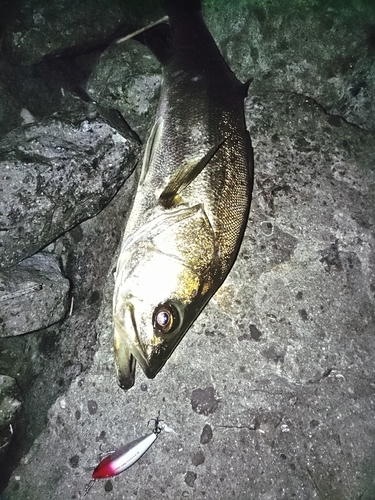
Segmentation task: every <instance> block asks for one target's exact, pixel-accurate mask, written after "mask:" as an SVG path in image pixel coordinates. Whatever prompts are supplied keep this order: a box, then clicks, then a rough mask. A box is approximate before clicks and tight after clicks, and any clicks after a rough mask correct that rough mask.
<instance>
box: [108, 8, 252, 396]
mask: <svg viewBox="0 0 375 500" xmlns="http://www.w3.org/2000/svg"><path fill="white" fill-rule="evenodd" d="M166 13H167V15H168V22H164V23H162V24H161V25H160V26H159V29H158V30H157V32H156V33H155V29H154V31H153V33H150V34H149V35H148V31H147V30H145V32H144V33H143V36H144V38H143V43H145V44H146V45H147V46H148V47H149V49H150V50H151V52H153V53H154V55H155V56H156V57H157V58H158V59H159V61H160V62H161V63H162V66H163V82H162V87H161V95H160V99H159V105H158V109H157V113H156V118H155V122H154V123H153V126H152V128H151V131H150V134H149V136H148V139H147V142H146V144H145V147H144V152H143V159H142V162H140V164H139V167H138V175H139V180H138V187H137V190H136V194H135V197H134V202H133V206H132V208H131V210H130V214H129V217H128V221H127V223H126V227H125V232H124V235H123V239H122V243H121V247H120V252H119V257H118V261H117V267H116V277H115V287H114V296H113V321H114V357H115V365H116V372H117V378H118V383H119V385H120V387H121V388H123V389H124V390H128V389H130V388H131V387H132V386H133V385H134V382H135V368H136V364H137V363H138V364H139V365H140V366H141V368H142V370H143V372H144V374H145V375H146V377H147V378H154V377H155V376H156V375H157V373H158V372H159V371H160V370H161V369H162V367H163V366H164V365H165V363H166V361H167V360H168V358H169V357H170V356H171V354H172V353H173V351H174V350H175V349H176V347H177V345H178V344H179V343H180V341H181V340H182V338H183V337H184V335H185V334H186V332H187V331H188V330H189V328H190V327H191V326H192V324H193V323H194V321H195V320H196V319H197V317H198V316H199V315H200V313H201V312H202V310H203V309H204V307H205V306H206V305H207V303H208V302H209V300H210V298H211V297H212V296H213V295H214V293H215V292H216V291H217V289H218V288H219V287H220V286H221V284H222V283H223V282H224V280H225V278H226V276H227V275H228V273H229V271H230V269H231V267H232V266H233V264H234V262H235V260H236V257H237V254H238V251H239V248H240V244H241V241H242V239H243V235H244V231H245V228H246V224H247V220H248V216H249V210H250V203H251V194H252V188H253V177H254V158H253V149H252V145H251V139H250V134H249V132H248V130H247V128H246V123H245V114H244V99H245V98H246V96H247V93H248V87H249V82H246V83H241V82H240V81H239V80H238V79H237V78H236V76H235V74H234V73H233V72H232V70H231V69H230V68H229V66H228V64H227V63H226V61H225V59H224V57H223V56H222V54H221V53H220V51H219V49H218V47H217V45H216V43H215V41H214V39H213V37H212V35H211V33H210V32H209V30H208V28H207V26H206V24H205V22H204V20H203V17H202V13H201V2H200V1H198V0H174V1H169V2H168V1H167V8H166ZM155 40H156V42H155Z"/></svg>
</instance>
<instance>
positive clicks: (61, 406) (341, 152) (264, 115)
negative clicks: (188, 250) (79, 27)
mask: <svg viewBox="0 0 375 500" xmlns="http://www.w3.org/2000/svg"><path fill="white" fill-rule="evenodd" d="M234 5H235V8H234V7H233V5H232V4H230V3H228V2H219V1H217V2H211V1H209V0H208V1H207V2H206V3H205V9H204V13H205V17H206V20H207V23H208V25H209V27H210V29H211V30H212V32H213V34H214V36H215V37H216V39H217V41H218V43H219V45H220V47H221V50H222V51H223V53H224V55H225V56H226V57H227V59H228V60H229V62H230V64H231V66H232V68H233V69H234V70H235V72H236V74H237V75H238V76H239V77H240V78H241V79H242V80H245V79H246V78H248V77H253V78H254V81H253V83H252V86H251V87H250V97H249V98H248V99H247V100H246V118H247V122H248V126H249V128H250V131H251V136H252V140H253V146H254V151H255V159H256V179H255V187H254V193H253V203H252V209H251V214H250V218H249V222H248V227H247V231H246V234H245V238H244V242H243V245H242V247H241V251H240V254H239V256H238V259H237V261H236V264H235V266H234V268H233V270H232V271H231V273H230V275H229V277H228V279H227V280H226V282H225V283H224V285H223V286H222V287H221V288H220V290H219V291H218V292H217V294H216V295H215V296H214V298H213V299H212V300H211V302H210V303H209V305H208V306H207V308H206V309H205V310H204V312H203V313H202V314H201V316H200V317H199V319H198V320H197V321H196V323H195V324H194V325H193V327H192V328H191V330H190V331H189V332H188V334H187V336H186V337H185V339H184V340H183V341H182V342H181V344H180V345H179V347H178V349H177V350H176V351H175V353H174V354H173V355H172V357H171V358H170V359H169V361H168V362H167V364H166V365H165V367H164V368H163V370H162V371H161V372H160V373H159V374H158V375H157V377H156V378H155V379H154V380H148V379H146V378H145V377H144V375H143V373H142V372H141V370H138V371H137V374H136V383H135V386H134V388H132V389H131V390H130V391H129V392H124V391H122V390H121V389H120V388H118V387H117V385H116V376H115V371H114V362H113V352H112V336H113V329H112V318H111V315H112V312H111V311H112V304H111V301H112V294H113V286H114V280H113V274H112V270H113V267H114V265H115V262H116V247H117V245H118V243H119V241H120V237H121V232H122V230H123V228H124V224H125V221H126V213H127V211H128V207H129V204H130V199H131V194H132V192H133V190H134V185H131V182H132V181H133V180H134V179H133V177H131V178H130V179H129V181H130V182H129V183H126V184H125V186H124V187H123V188H122V189H120V190H119V192H118V194H117V195H116V196H115V197H114V198H113V199H112V201H111V202H110V203H109V205H108V206H106V207H105V208H103V210H102V211H101V212H100V213H99V214H98V215H97V216H95V217H93V218H92V219H90V220H87V221H85V222H82V223H80V224H78V225H77V226H76V227H75V228H74V229H72V230H70V231H68V232H66V233H65V234H64V235H62V236H61V237H59V238H58V239H57V240H56V241H54V242H53V243H52V244H51V245H50V247H49V248H48V249H49V250H50V251H51V252H53V253H56V255H58V256H59V257H60V259H61V262H62V265H63V271H64V274H65V275H66V276H67V277H68V278H69V279H70V280H71V283H72V285H73V289H72V295H73V297H74V307H73V314H72V316H69V317H68V318H67V320H66V321H64V323H63V324H62V325H59V326H58V325H53V326H51V327H49V328H47V329H46V330H45V331H40V332H36V333H33V334H32V335H26V336H21V337H17V338H8V339H1V340H0V372H1V373H7V374H9V375H10V376H12V377H15V378H17V382H18V383H19V385H20V387H21V389H22V394H23V398H24V401H23V402H24V410H23V415H25V418H27V419H28V421H29V422H30V424H29V425H28V426H22V425H19V426H18V428H17V429H16V432H15V436H14V439H13V442H12V444H11V446H10V449H12V450H13V452H14V453H15V455H16V452H15V446H13V443H15V442H16V440H17V439H18V441H17V443H18V449H19V450H22V453H20V454H19V455H18V466H17V467H16V468H15V470H14V471H13V474H12V475H11V478H10V482H9V485H8V487H7V488H6V489H5V491H4V492H3V498H4V500H25V498H27V499H28V500H34V499H35V500H40V499H43V500H44V499H50V498H53V500H70V499H79V498H83V497H84V492H85V485H86V484H87V483H88V482H89V480H90V478H91V471H92V470H93V468H94V467H95V466H96V465H97V464H98V461H99V460H100V458H99V456H100V454H101V453H105V452H107V451H109V450H113V449H115V448H117V447H118V446H120V445H122V444H125V443H127V442H130V441H132V440H133V439H135V438H137V437H140V436H142V435H144V434H146V433H147V432H149V429H148V428H147V421H148V420H149V419H150V418H152V417H155V416H156V415H157V413H158V411H159V410H161V418H163V419H164V420H165V421H166V423H167V424H168V425H169V426H170V427H172V428H173V429H174V430H175V432H176V433H177V435H176V434H173V433H167V432H163V433H162V434H161V435H160V436H159V438H158V440H157V441H156V442H155V444H154V446H153V447H152V448H151V449H150V450H149V452H148V453H147V454H145V455H144V457H142V459H141V460H140V461H139V462H137V464H135V465H134V466H133V467H132V468H131V469H129V470H128V471H126V472H125V473H123V474H122V475H120V476H118V477H115V478H112V479H108V480H106V481H99V482H96V483H95V484H94V485H93V487H92V489H91V491H90V493H89V495H90V498H92V499H93V500H95V499H98V500H99V499H100V500H102V499H103V497H105V498H108V499H119V498H127V499H134V500H135V499H138V500H139V499H142V500H146V499H157V498H165V499H173V500H174V499H176V498H192V499H193V498H194V499H206V500H208V499H223V500H224V499H225V500H226V499H228V498H238V499H244V498H246V499H251V500H259V499H261V500H275V499H280V500H282V499H285V500H286V499H288V500H289V499H291V498H298V499H302V500H310V499H319V500H342V499H361V500H372V499H373V498H375V483H374V477H375V468H374V463H375V460H374V458H375V457H374V438H373V436H374V428H375V424H374V419H373V415H374V409H375V408H374V406H375V386H374V375H375V373H374V366H373V361H372V359H373V353H374V349H375V317H374V316H375V314H374V310H375V309H374V303H375V278H374V276H375V257H374V255H375V253H374V248H375V232H374V217H375V208H374V207H375V203H374V202H375V200H374V197H375V195H374V193H375V189H374V188H375V140H374V122H373V116H374V115H373V106H374V102H375V99H374V85H375V82H374V76H373V57H374V56H373V54H374V52H373V51H374V44H373V40H374V31H373V28H371V26H374V25H375V8H374V7H372V6H370V4H368V3H367V4H366V3H365V2H364V3H362V4H360V3H358V2H354V1H353V2H350V1H348V2H337V3H335V2H332V3H331V4H330V7H327V6H326V4H323V2H322V3H319V4H317V3H312V2H292V3H290V6H289V7H288V8H284V6H283V10H282V11H281V10H278V8H277V5H275V3H272V2H264V3H263V2H262V1H261V0H258V1H254V2H252V3H250V2H245V1H240V0H237V1H236V2H235V3H234ZM288 5H289V4H288ZM302 14H303V15H302ZM371 30H372V31H371ZM111 57H112V56H111V52H110V50H109V51H108V52H106V53H105V54H104V55H103V59H102V60H101V62H100V63H99V64H103V66H102V67H103V68H104V67H106V64H107V63H106V58H109V59H110V58H111ZM114 57H115V56H114ZM116 57H117V56H116ZM104 63H105V64H104ZM113 81H115V80H113ZM361 82H366V85H365V86H364V85H362V84H361ZM360 84H361V85H360ZM98 88H99V87H98ZM111 88H115V85H114V87H111ZM100 92H102V91H100ZM102 95H103V94H101V96H102ZM103 99H104V95H103ZM120 99H121V94H120V92H119V93H118V95H115V96H114V98H113V99H112V105H113V107H114V108H116V107H117V103H119V102H120ZM152 105H153V103H150V109H151V106H152ZM122 106H123V108H122V109H121V111H122V113H123V114H124V116H125V118H126V104H125V101H123V104H122ZM129 106H130V104H129ZM130 107H131V106H130ZM131 109H132V110H134V109H137V101H135V102H134V103H133V107H132V108H131ZM132 112H133V111H132ZM134 116H135V114H134ZM134 127H135V125H134ZM137 127H139V130H142V125H137ZM143 130H144V129H143ZM99 310H100V314H99ZM98 314H99V316H98ZM2 353H5V354H4V355H3V356H2V355H1V354H2ZM28 359H31V360H32V363H30V364H27V360H28ZM12 457H13V455H12ZM16 458H17V456H16ZM9 462H10V460H8V463H9ZM13 464H17V460H15V459H13ZM4 470H5V469H4ZM10 473H11V470H10V469H7V470H6V474H7V475H10ZM0 479H1V478H0ZM4 486H5V485H4Z"/></svg>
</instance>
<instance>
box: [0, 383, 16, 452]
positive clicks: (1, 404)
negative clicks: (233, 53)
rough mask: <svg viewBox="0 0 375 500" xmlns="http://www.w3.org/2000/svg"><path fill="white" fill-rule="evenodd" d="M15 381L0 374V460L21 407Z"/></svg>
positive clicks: (8, 443) (10, 437) (11, 435)
mask: <svg viewBox="0 0 375 500" xmlns="http://www.w3.org/2000/svg"><path fill="white" fill-rule="evenodd" d="M18 397H19V389H18V387H17V383H16V381H15V380H14V379H13V378H11V377H8V376H7V375H0V460H2V459H3V457H4V456H5V454H6V450H7V448H8V447H9V445H10V442H11V440H12V437H13V427H12V424H13V423H14V421H15V419H16V417H17V413H18V412H19V410H20V408H21V403H20V401H19V400H18Z"/></svg>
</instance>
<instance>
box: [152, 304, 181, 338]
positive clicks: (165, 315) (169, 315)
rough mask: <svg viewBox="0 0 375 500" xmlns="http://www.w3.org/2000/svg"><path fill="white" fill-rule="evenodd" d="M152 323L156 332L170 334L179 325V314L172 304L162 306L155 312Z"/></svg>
mask: <svg viewBox="0 0 375 500" xmlns="http://www.w3.org/2000/svg"><path fill="white" fill-rule="evenodd" d="M152 323H153V326H154V328H155V330H157V331H159V332H160V333H168V332H170V331H171V330H172V329H173V327H175V326H176V325H177V324H178V313H177V310H176V308H175V307H174V306H172V304H170V303H166V304H160V305H159V306H157V307H156V308H155V310H154V315H153V318H152Z"/></svg>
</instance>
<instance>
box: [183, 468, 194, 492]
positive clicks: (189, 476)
mask: <svg viewBox="0 0 375 500" xmlns="http://www.w3.org/2000/svg"><path fill="white" fill-rule="evenodd" d="M196 479H197V475H196V473H195V472H192V471H190V470H189V471H188V472H187V473H186V474H185V483H186V484H187V485H188V486H189V487H190V488H192V487H193V486H194V483H195V480H196Z"/></svg>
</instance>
